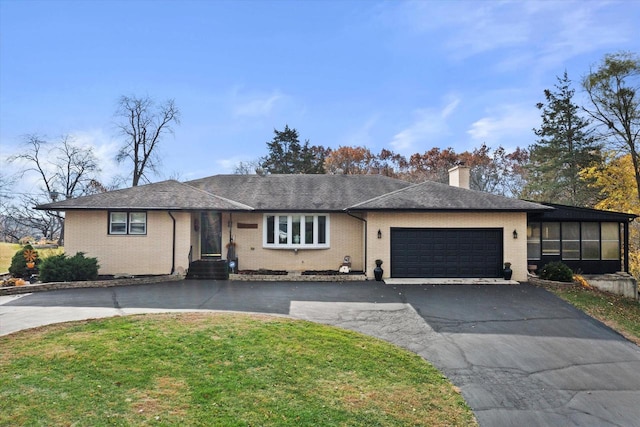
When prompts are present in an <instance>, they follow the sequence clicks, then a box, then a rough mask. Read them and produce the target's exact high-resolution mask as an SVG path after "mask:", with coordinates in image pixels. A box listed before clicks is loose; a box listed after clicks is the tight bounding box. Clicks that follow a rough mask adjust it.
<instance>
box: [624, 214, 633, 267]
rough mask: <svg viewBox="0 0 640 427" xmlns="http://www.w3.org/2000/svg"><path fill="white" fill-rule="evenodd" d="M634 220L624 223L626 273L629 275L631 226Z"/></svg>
mask: <svg viewBox="0 0 640 427" xmlns="http://www.w3.org/2000/svg"><path fill="white" fill-rule="evenodd" d="M633 220H634V218H630V219H629V220H628V221H627V222H625V223H624V227H623V228H624V272H625V273H629V224H631V223H632V222H633Z"/></svg>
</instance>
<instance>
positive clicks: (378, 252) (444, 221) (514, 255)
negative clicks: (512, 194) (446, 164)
mask: <svg viewBox="0 0 640 427" xmlns="http://www.w3.org/2000/svg"><path fill="white" fill-rule="evenodd" d="M367 223H368V239H367V240H368V242H369V252H368V254H367V264H368V265H367V273H368V275H369V277H373V269H374V268H375V260H376V259H378V258H379V259H381V260H383V261H384V263H383V265H382V267H383V269H384V276H383V277H389V273H390V272H391V241H390V238H391V228H392V227H416V228H503V229H504V232H503V240H504V242H503V243H504V249H503V250H504V252H503V253H504V261H505V262H510V263H511V264H512V266H511V268H512V270H513V277H512V279H513V280H518V281H526V280H527V239H526V236H527V214H526V213H508V212H507V213H501V212H491V213H489V212H487V213H405V214H402V213H375V212H374V213H369V214H368V215H367ZM378 230H380V231H381V232H382V239H378V236H377V234H378ZM513 230H517V232H518V238H517V239H514V238H513Z"/></svg>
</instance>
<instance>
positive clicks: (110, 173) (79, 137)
mask: <svg viewBox="0 0 640 427" xmlns="http://www.w3.org/2000/svg"><path fill="white" fill-rule="evenodd" d="M69 135H70V136H71V137H72V138H73V142H74V144H76V145H79V146H81V147H84V148H91V149H92V150H93V154H94V155H95V156H96V158H97V160H98V166H99V167H100V177H99V180H100V182H101V183H102V184H104V185H109V184H111V182H112V180H113V179H114V178H115V177H117V176H127V175H129V173H130V172H129V170H128V167H127V165H126V164H118V162H116V160H115V157H116V154H117V152H118V149H119V148H120V145H121V144H122V142H121V141H118V140H116V139H113V138H112V137H110V136H109V135H108V134H107V133H106V132H105V131H104V130H103V129H90V130H76V131H72V132H69ZM127 184H129V181H127Z"/></svg>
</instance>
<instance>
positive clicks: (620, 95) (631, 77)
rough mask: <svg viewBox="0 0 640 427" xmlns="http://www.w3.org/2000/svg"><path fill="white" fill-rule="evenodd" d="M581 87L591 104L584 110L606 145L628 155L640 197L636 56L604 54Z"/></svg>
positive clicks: (639, 85)
mask: <svg viewBox="0 0 640 427" xmlns="http://www.w3.org/2000/svg"><path fill="white" fill-rule="evenodd" d="M582 85H583V87H584V89H585V91H586V92H587V96H588V97H589V100H590V101H591V106H590V108H585V109H584V110H585V111H586V112H587V113H588V114H589V116H591V118H592V119H593V120H594V121H595V122H596V123H597V124H598V127H597V128H598V130H599V132H600V134H601V136H602V138H603V139H604V140H606V141H607V142H608V144H609V146H610V147H611V148H613V149H615V150H616V151H618V152H621V153H627V154H629V155H630V160H631V164H632V166H633V173H634V179H635V186H636V192H635V194H636V196H638V197H640V57H638V55H635V54H632V53H629V52H619V53H615V54H610V55H605V57H604V59H603V61H602V63H601V64H600V66H599V68H598V69H597V70H595V71H592V72H590V73H589V74H588V75H587V76H586V77H585V78H584V80H583V82H582Z"/></svg>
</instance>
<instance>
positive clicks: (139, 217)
mask: <svg viewBox="0 0 640 427" xmlns="http://www.w3.org/2000/svg"><path fill="white" fill-rule="evenodd" d="M109 234H136V235H145V234H147V213H146V212H110V213H109Z"/></svg>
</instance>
